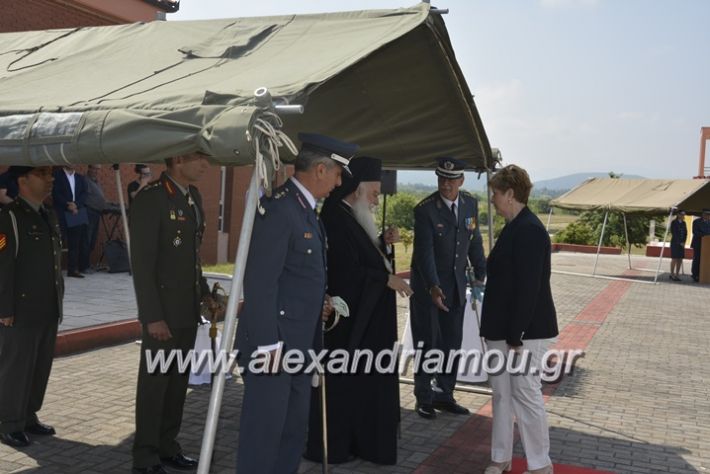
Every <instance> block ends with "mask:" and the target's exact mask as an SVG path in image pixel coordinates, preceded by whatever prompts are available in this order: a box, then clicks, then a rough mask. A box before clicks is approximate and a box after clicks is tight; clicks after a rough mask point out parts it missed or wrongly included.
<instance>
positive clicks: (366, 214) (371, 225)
mask: <svg viewBox="0 0 710 474" xmlns="http://www.w3.org/2000/svg"><path fill="white" fill-rule="evenodd" d="M361 188H362V184H360V187H359V188H358V190H359V191H363V190H362V189H361ZM351 208H352V211H353V217H355V220H356V221H357V223H358V224H360V227H362V228H363V229H364V230H365V233H366V234H367V236H368V237H369V238H370V241H371V242H372V245H374V246H375V248H377V250H379V251H380V253H381V254H382V251H381V249H380V240H379V238H378V232H377V224H375V214H374V212H373V211H374V206H373V207H372V208H371V207H370V203H369V202H367V195H366V194H365V193H364V192H360V196H358V198H357V200H356V201H355V202H354V203H353V205H352V206H351ZM382 259H383V260H384V263H385V267H387V270H388V271H389V272H390V273H391V272H392V265H391V264H390V262H389V260H387V258H386V257H385V256H384V254H383V255H382Z"/></svg>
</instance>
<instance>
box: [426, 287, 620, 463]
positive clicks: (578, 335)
mask: <svg viewBox="0 0 710 474" xmlns="http://www.w3.org/2000/svg"><path fill="white" fill-rule="evenodd" d="M630 287H631V282H629V281H613V282H611V283H609V284H608V285H607V286H606V288H604V289H603V290H602V291H600V292H599V294H597V296H595V297H594V299H593V300H592V301H590V302H589V303H588V304H587V305H586V306H585V307H584V308H583V309H582V311H580V312H579V314H578V315H577V316H576V317H575V318H574V319H573V320H572V321H571V322H570V323H569V324H567V325H566V326H565V327H564V329H563V330H562V332H561V333H560V335H559V339H558V342H557V344H556V345H555V347H554V349H560V350H572V349H580V350H585V349H586V348H587V346H588V345H589V342H590V341H591V340H592V338H593V337H594V335H595V334H596V333H597V331H598V330H599V327H600V326H601V325H602V323H603V322H604V321H605V320H606V318H607V316H608V315H609V313H611V311H612V310H613V309H614V307H615V306H616V305H617V303H619V301H621V298H623V296H624V295H625V294H626V292H627V291H628V289H629V288H630ZM558 385H559V384H554V385H548V386H546V387H545V389H544V390H543V392H544V393H545V400H546V401H547V399H548V398H549V397H550V395H552V394H553V393H554V391H555V390H556V388H557V386H558ZM492 412H493V406H492V404H491V402H488V403H486V404H485V405H484V406H483V407H481V408H480V409H479V410H478V412H476V413H475V414H474V415H473V416H471V418H470V419H469V420H468V421H467V422H466V423H464V424H463V425H462V426H461V427H460V428H459V429H458V430H457V431H456V433H454V434H453V435H452V436H451V437H450V438H449V439H448V440H446V441H445V442H444V443H443V444H442V445H441V446H439V448H438V449H437V450H436V451H434V453H432V454H431V455H430V456H429V457H428V458H427V459H425V460H424V462H422V464H421V465H420V466H419V467H418V468H417V469H416V470H415V471H414V472H415V474H470V473H478V472H483V470H484V469H485V467H486V466H487V465H488V462H489V461H490V452H491V439H490V434H491V428H492V419H491V417H492V414H493V413H492ZM525 465H526V464H525V461H524V460H521V459H516V460H514V470H513V471H512V474H519V473H521V472H523V471H524V469H525ZM555 472H556V473H557V474H592V473H597V474H603V471H594V470H590V469H583V468H578V467H574V466H563V465H557V464H556V465H555Z"/></svg>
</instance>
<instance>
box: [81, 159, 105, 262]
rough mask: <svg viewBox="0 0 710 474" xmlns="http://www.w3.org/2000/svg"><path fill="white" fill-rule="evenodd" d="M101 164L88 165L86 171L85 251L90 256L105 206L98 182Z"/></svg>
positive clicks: (102, 191)
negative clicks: (86, 217)
mask: <svg viewBox="0 0 710 474" xmlns="http://www.w3.org/2000/svg"><path fill="white" fill-rule="evenodd" d="M100 171H101V165H89V167H88V169H87V171H86V178H87V179H86V211H87V213H88V215H89V225H88V238H87V239H86V243H87V244H88V247H87V249H86V253H87V254H88V255H89V256H91V252H93V251H94V247H95V246H96V237H97V236H98V234H99V221H100V220H101V214H102V213H103V211H104V209H105V208H106V197H105V196H104V190H103V189H102V188H101V184H100V183H99V172H100Z"/></svg>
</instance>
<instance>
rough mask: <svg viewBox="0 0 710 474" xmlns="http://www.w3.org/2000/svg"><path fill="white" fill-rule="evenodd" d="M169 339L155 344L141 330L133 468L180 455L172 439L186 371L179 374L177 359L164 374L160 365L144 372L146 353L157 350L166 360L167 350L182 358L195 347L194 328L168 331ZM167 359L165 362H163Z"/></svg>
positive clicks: (184, 390)
mask: <svg viewBox="0 0 710 474" xmlns="http://www.w3.org/2000/svg"><path fill="white" fill-rule="evenodd" d="M170 332H171V333H172V336H173V337H172V338H171V339H169V340H167V341H158V340H156V339H154V338H152V337H151V336H150V335H149V334H148V332H147V330H146V328H145V326H144V327H143V343H142V345H141V361H140V367H139V369H138V390H137V394H136V436H135V439H134V441H133V466H134V467H139V468H144V467H150V466H154V465H156V464H160V458H161V457H162V458H164V457H172V456H175V455H176V454H179V453H180V452H182V448H181V447H180V444H179V443H178V442H177V440H176V438H177V435H178V433H179V432H180V424H181V423H182V409H183V405H184V404H185V395H186V394H187V383H188V381H189V376H190V371H189V370H190V369H189V367H188V368H187V371H186V372H184V373H180V372H179V371H178V367H177V357H176V358H175V359H174V360H173V364H172V365H171V366H170V370H169V371H167V373H160V366H157V368H156V371H155V372H154V373H152V374H149V373H148V366H147V359H146V351H151V353H153V354H155V353H156V352H157V351H160V350H161V349H162V350H164V351H165V356H166V357H168V356H169V354H170V351H173V350H175V351H179V352H181V353H182V354H183V356H185V357H186V356H187V355H188V352H189V351H190V350H191V349H192V348H193V347H194V345H195V336H196V334H197V325H195V327H194V328H181V329H176V328H170ZM166 360H167V359H166Z"/></svg>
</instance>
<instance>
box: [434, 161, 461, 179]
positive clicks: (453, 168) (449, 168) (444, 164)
mask: <svg viewBox="0 0 710 474" xmlns="http://www.w3.org/2000/svg"><path fill="white" fill-rule="evenodd" d="M465 167H466V163H464V162H463V161H461V160H457V159H456V158H448V157H446V158H439V166H437V168H436V171H435V173H436V175H437V176H440V177H442V178H446V179H458V178H460V177H461V176H463V170H464V168H465Z"/></svg>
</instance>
